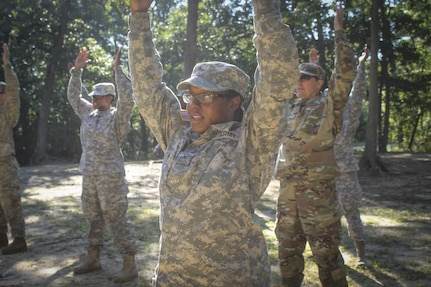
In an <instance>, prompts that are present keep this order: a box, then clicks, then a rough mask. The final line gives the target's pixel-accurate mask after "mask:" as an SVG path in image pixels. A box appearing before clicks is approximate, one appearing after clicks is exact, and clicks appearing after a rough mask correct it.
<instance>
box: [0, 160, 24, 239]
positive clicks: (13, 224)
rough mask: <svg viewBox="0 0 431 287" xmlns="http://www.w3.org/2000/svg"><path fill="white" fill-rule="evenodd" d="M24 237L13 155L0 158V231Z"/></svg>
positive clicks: (15, 163)
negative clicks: (9, 230) (9, 231)
mask: <svg viewBox="0 0 431 287" xmlns="http://www.w3.org/2000/svg"><path fill="white" fill-rule="evenodd" d="M8 223H9V226H10V229H11V233H12V237H14V238H15V237H22V238H24V237H25V223H24V216H23V211H22V205H21V187H20V182H19V164H18V162H17V160H16V159H15V157H14V156H12V155H11V156H6V157H1V158H0V233H7V231H8Z"/></svg>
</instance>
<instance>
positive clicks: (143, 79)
mask: <svg viewBox="0 0 431 287" xmlns="http://www.w3.org/2000/svg"><path fill="white" fill-rule="evenodd" d="M129 29H130V31H129V35H128V36H129V65H130V72H131V76H132V86H133V96H134V98H135V102H136V105H137V106H138V109H139V112H140V113H141V115H142V117H143V118H144V120H145V123H146V124H147V126H149V127H150V129H151V131H152V133H153V134H154V136H155V138H156V139H157V142H158V143H159V144H160V147H161V148H162V150H163V151H165V150H166V146H167V144H168V143H169V141H170V140H171V138H172V137H173V135H174V134H175V133H176V132H177V131H178V130H179V129H180V128H181V127H182V126H183V125H186V124H187V125H189V123H188V122H183V121H182V120H181V118H180V104H179V101H178V99H177V97H176V95H175V94H174V93H173V91H172V90H170V89H169V88H168V87H167V86H166V84H165V83H164V82H163V66H162V64H161V62H160V56H159V53H158V52H157V50H156V48H155V45H154V42H153V33H152V31H151V29H150V17H149V13H146V12H132V13H131V14H130V18H129Z"/></svg>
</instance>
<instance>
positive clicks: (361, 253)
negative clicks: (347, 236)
mask: <svg viewBox="0 0 431 287" xmlns="http://www.w3.org/2000/svg"><path fill="white" fill-rule="evenodd" d="M355 247H356V254H357V255H358V263H357V264H356V265H357V266H366V265H367V264H368V262H367V258H366V256H365V242H364V241H355Z"/></svg>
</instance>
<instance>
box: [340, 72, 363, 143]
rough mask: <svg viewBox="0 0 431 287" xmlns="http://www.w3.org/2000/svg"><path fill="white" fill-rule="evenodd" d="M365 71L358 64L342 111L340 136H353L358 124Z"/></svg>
mask: <svg viewBox="0 0 431 287" xmlns="http://www.w3.org/2000/svg"><path fill="white" fill-rule="evenodd" d="M365 80H366V79H365V71H364V66H363V65H358V68H357V74H356V78H355V80H354V81H353V87H352V90H351V91H350V95H349V98H348V100H347V104H346V108H345V109H344V112H343V123H342V128H341V136H343V137H351V138H352V137H353V136H354V135H355V133H356V130H357V129H358V126H359V118H360V117H361V112H362V101H363V100H364V98H365V96H366V94H367V85H366V81H365Z"/></svg>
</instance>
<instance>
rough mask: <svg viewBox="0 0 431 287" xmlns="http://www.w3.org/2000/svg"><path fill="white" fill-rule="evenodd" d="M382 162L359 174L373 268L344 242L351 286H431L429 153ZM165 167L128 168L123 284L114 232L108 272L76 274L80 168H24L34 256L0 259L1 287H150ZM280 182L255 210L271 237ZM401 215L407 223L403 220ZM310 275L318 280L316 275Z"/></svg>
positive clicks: (80, 250) (105, 256)
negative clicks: (117, 277) (373, 172)
mask: <svg viewBox="0 0 431 287" xmlns="http://www.w3.org/2000/svg"><path fill="white" fill-rule="evenodd" d="M381 159H382V160H383V162H384V163H385V165H386V167H387V168H388V170H389V172H388V173H386V174H383V175H380V176H374V177H372V176H368V175H366V174H363V173H360V174H359V176H360V177H359V178H360V182H361V184H362V186H363V189H364V200H363V203H364V204H363V207H361V212H362V215H363V221H364V223H365V225H366V232H367V235H368V236H369V238H370V239H369V242H368V244H367V248H368V257H369V260H370V262H371V264H370V267H369V268H367V269H359V268H356V267H355V256H354V249H353V245H352V243H351V242H350V241H349V240H348V239H345V240H343V243H342V244H343V246H341V250H342V252H343V257H344V258H345V261H346V267H347V272H348V277H349V284H350V285H351V286H366V287H374V286H387V287H426V286H428V287H430V286H431V244H430V243H431V222H430V215H431V154H395V153H393V154H392V153H391V154H385V155H381ZM160 166H161V163H160V162H154V161H148V162H128V163H126V173H127V180H128V182H129V189H130V193H129V217H130V218H131V220H132V222H133V223H134V224H135V226H136V238H137V244H138V250H139V251H138V254H137V257H136V260H137V265H138V269H139V278H138V279H136V280H134V281H132V282H128V283H124V284H114V283H112V282H111V281H109V280H108V279H107V277H108V275H109V274H110V273H112V272H114V271H116V270H118V269H120V268H121V263H122V262H121V257H120V256H119V254H118V253H117V252H116V249H115V247H114V246H113V243H112V240H111V236H110V234H109V231H107V234H106V240H105V242H106V245H105V247H104V251H103V253H102V259H101V260H102V265H103V271H100V272H94V273H90V274H83V275H73V272H72V268H73V267H74V266H76V265H77V264H78V263H79V260H82V259H83V258H84V257H85V254H86V252H85V247H84V241H85V235H86V230H87V225H86V223H85V218H84V216H83V214H82V211H81V201H80V193H81V176H80V174H79V173H78V171H77V164H75V163H74V164H58V163H55V164H51V165H43V166H33V167H22V168H21V182H22V188H23V206H24V213H25V219H26V228H27V230H26V231H27V242H28V247H29V250H28V251H27V252H25V253H20V254H14V255H7V256H6V255H0V286H14V287H18V286H20V287H21V286H38V287H39V286H40V287H42V286H43V287H46V286H96V287H98V286H149V284H150V283H149V282H150V281H151V276H152V273H153V270H154V268H155V266H156V262H157V248H158V191H157V182H158V174H159V171H160ZM277 184H278V183H277V182H276V181H273V182H271V184H270V186H269V187H268V190H267V192H266V193H265V195H264V197H263V198H262V202H261V203H260V204H259V205H258V207H257V209H258V211H257V214H258V215H259V217H260V219H262V220H263V223H264V226H270V228H267V229H269V230H266V231H264V232H265V236H267V235H266V234H272V232H273V230H271V227H272V226H273V221H274V215H275V210H274V209H275V200H276V196H277ZM399 215H401V217H402V218H400V219H397V216H399ZM271 222H272V223H271ZM268 241H274V237H273V236H272V235H271V238H269V237H268ZM274 244H275V243H274V242H270V243H269V244H268V245H269V246H274ZM270 248H271V247H270ZM273 249H274V248H273ZM271 256H272V257H271ZM270 257H271V258H272V259H271V264H272V265H273V286H278V285H279V275H277V272H278V271H277V270H278V269H277V266H276V265H277V263H276V256H274V255H271V254H270ZM274 258H275V259H274ZM310 268H312V267H310ZM310 270H315V269H310ZM307 272H313V271H307ZM312 276H314V277H313V278H317V277H316V276H317V275H316V274H313V275H312ZM306 277H307V274H306ZM311 280H314V281H317V279H311ZM307 282H310V280H308V281H304V284H303V286H319V284H318V283H315V282H314V283H307ZM277 284H278V285H277ZM307 284H309V285H307Z"/></svg>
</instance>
